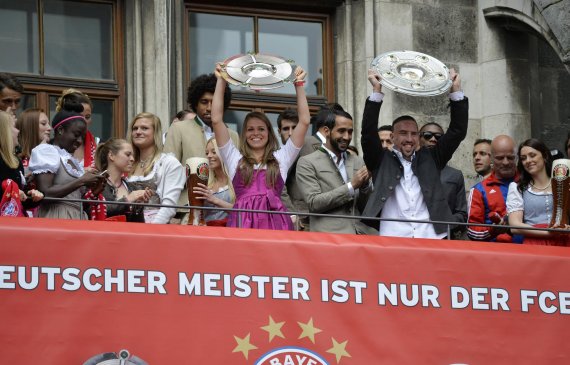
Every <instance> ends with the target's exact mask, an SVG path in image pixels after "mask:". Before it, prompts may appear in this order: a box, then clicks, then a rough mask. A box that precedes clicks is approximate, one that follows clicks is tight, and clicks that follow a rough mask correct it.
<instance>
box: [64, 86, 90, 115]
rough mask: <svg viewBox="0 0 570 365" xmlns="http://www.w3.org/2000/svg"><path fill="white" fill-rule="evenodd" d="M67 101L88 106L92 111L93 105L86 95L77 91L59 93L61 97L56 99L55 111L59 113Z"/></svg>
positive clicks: (69, 90)
mask: <svg viewBox="0 0 570 365" xmlns="http://www.w3.org/2000/svg"><path fill="white" fill-rule="evenodd" d="M68 101H73V102H77V103H79V104H89V106H90V107H91V109H93V103H92V102H91V99H89V96H88V95H87V94H85V93H84V92H82V91H79V90H77V89H66V90H63V91H62V92H61V96H60V97H59V98H58V99H57V102H56V103H55V111H56V112H59V111H60V110H62V109H63V105H64V104H65V102H68Z"/></svg>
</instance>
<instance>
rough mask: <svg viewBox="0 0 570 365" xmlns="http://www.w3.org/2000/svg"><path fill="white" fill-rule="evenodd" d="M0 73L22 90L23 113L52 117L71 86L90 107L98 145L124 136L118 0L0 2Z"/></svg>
mask: <svg viewBox="0 0 570 365" xmlns="http://www.w3.org/2000/svg"><path fill="white" fill-rule="evenodd" d="M0 8H1V9H2V11H1V12H0V49H4V50H10V52H2V53H0V69H1V70H2V71H4V72H9V73H12V74H14V75H15V76H16V77H17V78H18V79H19V80H20V81H21V82H22V83H23V84H24V88H25V95H24V100H23V103H22V108H28V107H39V108H42V109H44V110H46V111H47V112H48V113H50V119H51V117H53V111H54V109H55V100H57V98H58V97H59V95H60V94H61V91H62V90H64V89H67V88H70V87H73V88H75V89H79V90H81V91H83V92H85V93H86V94H88V95H89V97H90V98H91V100H92V102H93V123H92V125H91V126H90V127H89V128H90V130H91V131H92V132H93V133H94V134H95V135H96V136H97V137H100V138H101V140H105V139H107V138H109V137H111V136H112V135H120V136H123V135H124V129H125V127H124V117H123V111H122V104H123V102H122V96H121V92H122V90H123V89H124V87H123V77H122V75H123V72H122V68H121V67H122V66H121V65H122V60H121V57H122V53H121V49H122V41H121V37H120V34H121V31H120V29H119V25H120V24H121V22H120V21H119V19H120V16H121V15H120V9H122V0H93V1H78V0H18V1H13V0H0Z"/></svg>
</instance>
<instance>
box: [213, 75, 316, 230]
mask: <svg viewBox="0 0 570 365" xmlns="http://www.w3.org/2000/svg"><path fill="white" fill-rule="evenodd" d="M221 72H222V69H221V66H220V65H219V64H218V65H216V77H217V79H218V80H217V83H216V90H215V92H214V97H213V100H212V127H213V129H214V134H215V136H216V140H217V141H218V145H219V146H220V154H221V156H222V161H224V163H225V164H226V166H227V167H228V171H229V174H230V179H231V181H232V184H233V187H234V189H235V193H236V202H235V205H234V208H239V209H249V210H258V211H259V210H266V211H277V212H286V211H287V209H286V208H285V205H284V204H283V202H282V201H281V192H282V190H283V186H284V185H285V181H286V180H287V172H288V171H289V168H290V167H291V165H292V164H293V163H294V162H295V159H296V158H297V156H298V155H299V151H300V150H301V147H302V146H303V143H304V142H305V134H306V133H307V129H308V128H309V123H310V114H309V105H308V103H307V97H306V95H305V89H304V84H305V76H306V75H307V73H306V72H305V71H304V70H303V69H302V68H301V67H297V69H296V70H295V77H296V78H295V83H294V85H295V92H296V94H297V109H298V110H297V112H298V115H299V123H298V124H297V127H296V128H295V130H294V131H293V134H292V135H291V137H290V138H289V139H288V140H287V143H286V144H285V146H283V147H282V148H279V142H278V140H277V137H276V136H275V133H274V132H273V128H272V126H271V122H270V121H269V119H268V118H267V116H266V115H265V114H263V113H259V112H252V113H249V114H248V115H246V117H245V120H244V125H243V128H242V131H241V135H240V146H239V150H238V148H237V147H236V146H234V144H233V142H232V141H231V139H230V134H229V131H228V128H227V126H226V125H225V123H224V121H223V114H224V90H225V88H226V87H227V84H226V80H224V79H223V78H222V77H221ZM228 227H243V228H264V229H282V230H292V229H293V222H292V221H291V217H289V216H288V215H285V214H270V213H258V212H241V213H239V216H238V214H236V213H233V212H232V213H230V216H229V220H228Z"/></svg>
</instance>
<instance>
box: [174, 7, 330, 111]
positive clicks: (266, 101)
mask: <svg viewBox="0 0 570 365" xmlns="http://www.w3.org/2000/svg"><path fill="white" fill-rule="evenodd" d="M185 5H186V6H185V16H184V29H185V31H184V32H183V33H184V35H183V42H184V48H185V50H184V56H185V59H186V60H187V62H185V66H184V74H185V82H186V83H185V85H184V88H185V89H186V88H187V86H188V85H190V82H191V79H192V78H193V77H196V76H198V75H190V59H191V52H192V50H191V49H190V37H189V36H190V24H189V14H190V13H191V12H197V13H208V14H218V15H229V16H247V17H253V18H264V19H276V20H295V21H313V22H320V23H322V25H323V28H322V29H323V44H322V47H323V49H322V52H323V79H325V80H326V82H325V86H324V87H323V95H319V96H307V101H308V103H309V109H310V111H311V113H316V112H317V111H318V110H319V108H320V106H321V105H324V104H326V103H329V102H332V100H334V98H335V89H334V65H335V64H334V56H333V47H334V44H333V37H334V36H333V30H332V29H333V28H332V27H333V25H332V16H331V14H330V13H329V12H322V13H321V12H319V13H315V12H307V11H283V10H270V9H264V8H257V7H256V8H253V7H250V8H244V7H236V6H231V5H212V4H197V3H195V2H194V1H193V2H192V3H191V4H189V3H186V4H185ZM256 25H257V22H256V21H254V32H255V33H256V35H255V37H254V47H255V49H257V48H258V44H257V42H258V38H257V31H258V30H257V27H256ZM212 66H213V65H212ZM295 104H296V97H295V95H287V94H278V93H271V94H268V93H263V92H255V93H254V92H248V91H239V90H232V102H231V105H230V109H236V110H238V109H239V110H251V111H261V112H265V111H267V112H281V111H283V110H284V109H286V108H290V107H292V106H294V105H295Z"/></svg>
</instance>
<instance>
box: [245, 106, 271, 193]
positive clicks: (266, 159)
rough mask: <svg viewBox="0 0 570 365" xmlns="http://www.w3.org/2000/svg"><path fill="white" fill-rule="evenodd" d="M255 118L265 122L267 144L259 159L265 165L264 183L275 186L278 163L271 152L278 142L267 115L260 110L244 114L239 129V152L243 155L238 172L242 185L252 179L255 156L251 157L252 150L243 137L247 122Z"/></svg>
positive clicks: (249, 182) (247, 183)
mask: <svg viewBox="0 0 570 365" xmlns="http://www.w3.org/2000/svg"><path fill="white" fill-rule="evenodd" d="M253 118H257V119H259V120H261V121H263V123H265V127H266V128H267V132H268V138H267V145H266V146H265V151H264V152H263V158H262V160H261V164H262V165H265V166H266V167H267V174H266V177H265V184H266V185H267V186H268V187H273V186H275V182H276V181H277V176H278V174H279V163H278V162H277V160H276V159H275V156H273V153H274V152H275V151H277V150H278V149H279V142H278V140H277V137H276V136H275V132H274V131H273V127H272V126H271V122H270V121H269V119H268V118H267V116H266V115H265V114H263V113H260V112H251V113H249V114H247V115H246V116H245V119H244V122H243V128H242V130H241V135H240V152H241V154H242V155H243V158H242V159H241V161H240V163H239V166H238V169H239V170H240V174H241V176H242V178H243V183H244V185H246V186H247V185H249V184H251V182H252V180H253V173H254V168H253V166H254V165H256V164H257V161H256V160H255V158H253V151H252V150H251V148H250V147H249V145H248V144H247V138H246V137H245V133H246V131H247V123H248V122H249V121H250V120H251V119H253Z"/></svg>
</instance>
